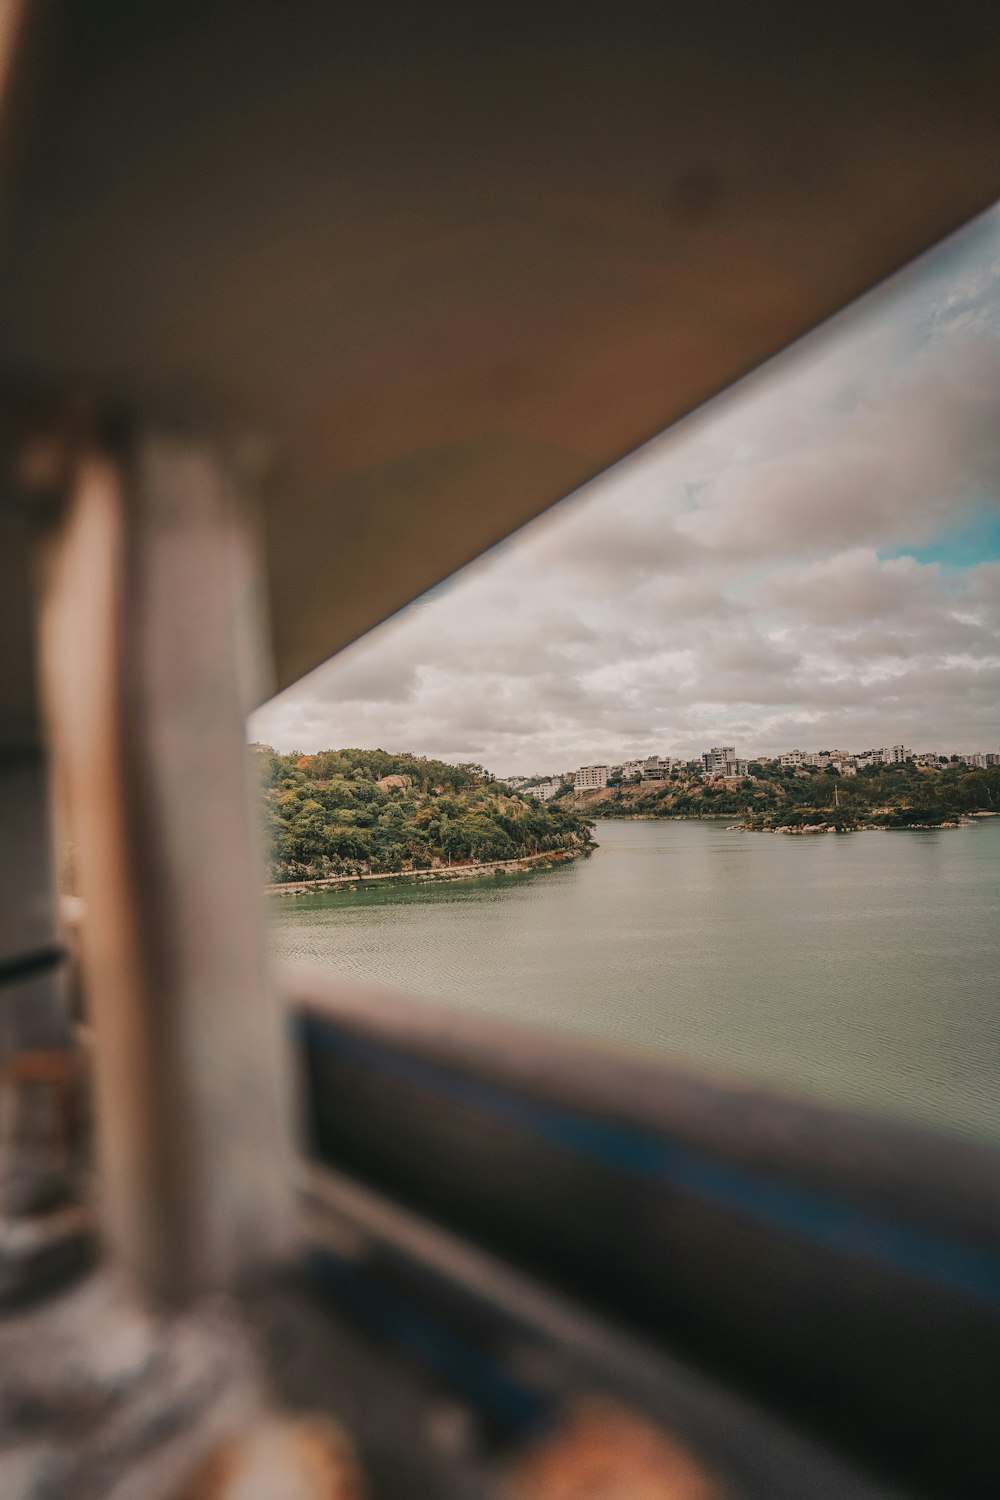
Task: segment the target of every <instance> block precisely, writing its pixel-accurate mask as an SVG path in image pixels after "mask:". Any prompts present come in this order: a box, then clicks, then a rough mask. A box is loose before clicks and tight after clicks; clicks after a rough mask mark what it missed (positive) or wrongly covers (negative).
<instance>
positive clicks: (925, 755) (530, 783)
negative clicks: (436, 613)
mask: <svg viewBox="0 0 1000 1500" xmlns="http://www.w3.org/2000/svg"><path fill="white" fill-rule="evenodd" d="M907 762H910V763H912V764H913V765H917V766H927V767H934V768H937V767H941V766H946V765H953V764H957V765H965V766H970V767H974V768H978V769H981V770H985V769H986V768H987V767H990V766H1000V750H998V751H993V750H982V751H976V752H974V753H972V754H969V755H947V754H944V753H940V752H938V751H936V750H922V751H914V750H909V749H907V747H906V746H905V745H883V746H881V747H880V748H878V749H872V750H858V751H852V750H786V751H785V752H784V753H783V754H781V755H769V756H755V757H753V758H751V759H746V760H743V759H741V758H740V757H739V756H738V755H737V754H736V747H735V745H713V746H712V748H711V749H710V750H705V751H703V753H702V754H701V755H700V756H699V757H698V758H697V759H696V760H684V759H683V758H680V757H678V756H673V755H648V756H646V758H645V759H644V760H625V761H622V762H621V763H620V764H618V765H612V764H610V763H609V764H594V765H587V766H579V767H578V768H577V769H576V770H575V771H563V772H562V773H561V774H559V775H556V776H506V777H504V778H503V779H504V781H505V782H506V784H507V785H508V786H509V787H511V788H512V789H513V790H514V791H520V792H523V793H524V794H525V795H526V796H531V797H535V798H536V799H537V800H538V801H539V802H547V801H548V800H549V798H550V797H557V796H558V795H559V794H560V792H564V791H566V790H567V789H568V788H572V789H573V791H574V792H590V791H600V790H601V789H602V788H603V787H606V786H616V785H623V784H631V783H635V782H643V781H649V782H653V781H666V780H668V779H669V778H670V777H672V776H675V775H677V774H679V773H683V774H686V775H698V776H703V777H706V778H707V779H710V780H712V779H717V780H720V781H740V780H743V779H744V778H746V777H749V778H750V779H753V771H752V769H751V767H757V766H759V767H761V768H762V769H763V768H764V767H766V766H775V765H777V766H781V767H782V768H784V769H789V770H809V769H812V770H819V771H824V770H827V769H830V770H833V771H836V772H837V773H838V775H840V776H856V775H857V774H858V772H859V771H863V770H865V769H866V768H867V767H870V766H899V765H905V764H906V763H907Z"/></svg>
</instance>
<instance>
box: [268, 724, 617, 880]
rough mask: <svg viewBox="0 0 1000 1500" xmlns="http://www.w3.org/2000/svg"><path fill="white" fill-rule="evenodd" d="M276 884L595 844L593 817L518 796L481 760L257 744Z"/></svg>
mask: <svg viewBox="0 0 1000 1500" xmlns="http://www.w3.org/2000/svg"><path fill="white" fill-rule="evenodd" d="M255 760H256V762H257V764H258V769H259V772H260V775H261V780H262V783H263V798H264V812H265V824H266V835H267V841H268V848H269V853H270V862H271V879H272V880H274V881H288V880H308V879H315V878H324V877H327V876H330V875H362V874H372V875H378V874H392V873H396V872H399V871H403V870H426V869H431V868H432V867H433V866H435V865H438V864H445V865H447V864H452V865H454V864H460V863H464V862H467V861H470V860H494V859H497V860H499V859H517V858H520V857H522V856H524V855H528V854H541V853H544V852H551V851H560V850H561V851H568V850H577V849H581V848H585V847H588V846H589V845H590V843H591V842H592V841H591V838H590V823H589V820H588V819H587V817H586V816H585V815H584V814H582V813H580V812H576V811H574V810H573V808H572V806H571V805H570V806H567V804H566V803H565V801H563V802H561V803H560V804H559V806H558V807H553V806H551V805H549V804H543V803H538V802H535V801H533V800H531V799H530V798H521V797H518V796H515V795H514V794H513V793H511V792H510V790H509V789H508V788H507V787H505V786H503V785H502V783H500V782H497V781H495V780H494V779H493V777H491V776H490V775H489V773H488V772H486V771H484V770H483V768H482V766H475V765H460V766H452V765H448V764H446V763H445V762H444V761H439V760H426V759H424V758H423V757H418V756H413V755H390V754H388V753H387V752H386V751H384V750H324V751H322V752H321V753H320V754H318V755H307V756H303V755H297V754H293V755H278V754H277V753H276V752H275V751H274V750H271V749H270V748H269V747H267V746H256V747H255Z"/></svg>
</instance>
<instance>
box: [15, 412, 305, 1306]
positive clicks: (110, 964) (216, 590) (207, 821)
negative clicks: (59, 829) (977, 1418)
mask: <svg viewBox="0 0 1000 1500" xmlns="http://www.w3.org/2000/svg"><path fill="white" fill-rule="evenodd" d="M68 490H69V492H68V499H67V502H66V506H65V511H64V514H63V516H62V519H61V521H60V523H59V525H58V528H57V534H56V536H55V538H54V542H53V547H52V555H51V559H50V569H49V582H48V599H47V605H46V609H45V616H44V646H45V649H44V676H45V682H46V697H47V701H48V710H49V719H50V724H51V728H52V739H53V745H54V751H55V754H56V756H57V760H58V765H59V770H60V775H61V777H62V780H63V783H64V785H65V789H66V797H67V803H68V813H69V818H70V823H71V826H72V832H73V837H74V841H75V845H76V849H77V859H78V869H79V880H80V886H81V894H82V896H83V898H84V901H85V903H86V914H85V917H84V921H83V926H82V933H81V938H82V941H81V952H82V961H83V966H84V973H85V981H86V989H87V993H88V997H89V1006H90V1013H91V1016H92V1020H93V1025H94V1033H95V1043H96V1046H95V1074H96V1078H95V1082H96V1095H97V1117H98V1145H99V1160H100V1167H101V1183H102V1193H103V1214H104V1223H105V1228H106V1234H107V1238H108V1240H109V1241H110V1245H111V1248H112V1250H113V1252H114V1254H115V1255H116V1256H117V1257H118V1258H119V1260H120V1261H121V1262H122V1263H123V1264H124V1265H125V1266H127V1267H128V1268H129V1270H130V1271H131V1272H132V1273H133V1275H134V1277H135V1279H136V1281H137V1284H138V1286H139V1287H140V1289H141V1290H142V1291H143V1292H144V1293H145V1294H147V1295H148V1296H151V1297H154V1298H158V1299H161V1300H168V1301H180V1300H183V1299H185V1298H187V1297H188V1296H191V1295H194V1294H195V1293H197V1292H199V1291H201V1290H204V1289H207V1288H211V1287H226V1286H232V1285H234V1284H235V1283H236V1282H237V1281H238V1280H239V1279H240V1278H241V1277H242V1276H243V1275H245V1274H247V1273H249V1272H251V1271H252V1270H253V1269H254V1268H255V1267H256V1266H257V1265H259V1264H260V1263H261V1262H263V1261H265V1260H267V1259H269V1258H271V1257H273V1256H274V1255H276V1254H278V1253H280V1251H281V1250H282V1249H283V1248H284V1246H285V1245H286V1244H287V1242H288V1238H289V1233H290V1227H289V1226H290V1222H291V1214H290V1212H289V1198H290V1175H289V1172H288V1159H287V1154H286V1152H287V1120H288V1086H287V1077H288V1067H287V1060H286V1043H285V1037H284V1032H283V1024H282V1019H281V1017H280V1015H279V1012H278V1009H277V1006H276V1003H275V1000H274V996H273V994H272V989H271V985H270V981H269V972H268V963H267V958H266V953H265V946H264V938H263V927H262V921H261V912H262V898H261V878H262V877H261V870H262V865H261V862H260V860H259V859H258V848H257V837H256V809H255V806H254V799H253V795H252V789H251V785H250V777H251V772H250V768H249V757H248V756H247V753H246V747H245V715H246V712H247V710H248V708H249V706H250V698H251V694H252V693H253V692H254V690H255V689H256V688H257V687H258V686H259V684H257V683H253V682H251V680H250V677H251V673H252V670H253V669H254V667H255V666H257V667H259V664H260V661H261V649H260V640H261V633H260V615H259V610H260V587H259V584H260V580H259V574H258V572H257V553H256V545H255V533H254V528H253V525H252V522H251V519H250V515H251V510H250V508H248V507H247V505H246V504H245V503H244V499H243V495H242V493H241V480H240V478H239V475H238V471H237V466H236V465H235V464H233V463H231V462H229V461H228V460H227V458H226V457H225V456H224V455H223V454H222V453H221V452H220V451H219V450H217V449H215V448H213V447H212V446H211V445H210V444H208V443H207V442H202V441H196V440H194V439H191V438H187V437H183V436H177V435H170V434H157V433H147V434H144V435H140V436H139V437H138V438H136V439H134V440H131V441H130V442H129V443H128V444H127V445H124V446H123V447H122V449H121V450H120V451H115V452H113V453H111V454H107V453H102V452H98V451H96V450H94V451H90V452H84V454H83V455H82V456H81V457H79V458H78V459H77V460H76V461H75V466H74V472H73V475H72V478H71V481H70V483H69V487H68Z"/></svg>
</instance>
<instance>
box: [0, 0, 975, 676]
mask: <svg viewBox="0 0 1000 1500" xmlns="http://www.w3.org/2000/svg"><path fill="white" fill-rule="evenodd" d="M42 12H45V13H47V17H48V25H47V28H46V29H45V30H44V31H43V32H40V34H39V35H40V44H39V46H38V47H36V49H35V63H36V66H35V70H34V77H35V80H36V87H35V89H34V95H33V102H34V112H33V115H31V114H30V113H26V112H25V111H24V110H22V111H21V112H20V115H19V120H20V126H19V129H18V130H17V131H16V132H15V135H16V138H15V139H14V143H13V144H14V147H16V148H17V149H16V150H14V149H13V147H12V160H11V161H10V164H9V170H8V172H7V179H6V183H5V184H4V187H5V191H4V192H3V193H2V194H0V199H2V202H3V204H4V214H3V219H4V222H3V225H2V231H3V232H2V235H0V289H2V290H0V365H2V366H3V367H5V368H6V369H7V371H8V372H9V373H10V374H11V375H12V376H13V377H14V378H15V380H20V381H23V380H25V379H26V378H28V377H29V376H34V377H37V378H39V379H41V381H42V383H43V385H44V384H49V385H51V383H52V382H56V383H58V382H60V381H63V382H66V383H68V384H69V385H70V386H71V387H73V388H74V389H76V390H78V391H79V390H83V391H85V392H91V393H96V394H97V395H98V396H99V397H101V398H102V399H104V400H105V401H108V400H110V401H111V402H112V403H113V402H114V401H115V400H118V401H121V402H123V403H124V404H125V405H127V406H135V405H138V406H140V407H142V408H143V409H144V410H146V411H150V412H160V413H162V412H165V411H170V412H175V413H176V412H180V413H184V414H186V415H187V416H189V417H192V418H193V419H196V420H199V421H200V420H212V414H213V413H214V414H215V415H216V417H217V418H220V419H221V418H225V419H228V420H230V421H231V422H232V423H234V424H235V425H236V426H237V427H241V428H249V429H250V430H251V431H252V432H253V433H254V434H256V436H257V437H258V438H259V439H261V440H262V441H261V444H260V447H259V448H258V450H257V452H258V457H259V459H260V460H261V462H262V463H263V464H264V466H265V467H267V468H268V469H269V473H270V480H269V491H268V502H267V532H268V561H269V567H270V578H271V585H270V588H271V613H272V619H273V625H274V632H275V641H276V654H277V681H278V684H279V685H284V684H286V683H288V682H289V681H291V680H293V679H294V678H296V677H297V676H299V675H300V674H301V673H302V672H303V671H305V670H306V669H307V668H309V667H311V666H313V665H315V664H316V663H317V662H318V661H320V660H321V659H323V658H324V657H326V656H327V655H329V654H331V653H332V652H333V651H335V650H336V649H337V648H339V647H340V646H342V645H344V644H345V643H346V642H347V641H349V640H351V639H353V638H354V637H356V636H357V635H358V634H359V633H361V632H362V631H364V630H365V629H367V628H368V627H369V626H371V625H372V624H374V623H375V622H376V621H377V620H379V619H381V618H384V617H385V616H386V615H388V614H389V613H391V612H392V611H393V610H395V609H397V608H399V607H400V606H401V605H403V604H405V603H407V602H408V601H409V600H410V599H412V598H413V597H414V596H415V595H417V594H418V593H420V592H421V591H422V590H424V589H425V588H427V587H428V586H430V585H431V584H433V583H435V582H436V581H437V580H439V579H440V578H441V577H443V576H444V575H446V574H447V573H449V572H450V571H452V570H453V569H454V568H455V567H456V566H458V565H460V564H461V563H463V562H464V561H466V560H468V559H469V558H471V557H473V556H475V555H477V554H478V553H479V552H481V551H482V550H483V549H484V548H485V547H486V546H488V545H489V544H490V543H492V542H494V541H495V540H497V539H498V538H500V537H502V536H503V535H505V534H506V533H508V532H509V531H510V530H511V529H512V528H514V527H516V526H518V525H520V524H521V523H523V522H524V521H526V520H528V519H529V518H530V517H531V516H533V515H535V514H537V513H538V512H539V511H540V510H541V509H543V508H544V507H546V506H547V505H549V504H551V503H552V502H553V501H555V500H557V499H558V498H559V497H560V496H562V495H564V494H566V493H567V492H568V491H570V490H572V489H573V488H574V487H575V486H577V485H579V484H580V483H581V482H583V481H584V480H586V479H587V478H589V477H590V476H592V475H594V474H596V473H598V472H600V471H601V470H603V469H604V468H605V467H606V466H607V465H608V464H609V463H611V462H612V461H614V460H615V459H616V458H617V457H619V456H620V455H622V454H623V453H625V452H627V451H629V450H630V449H631V448H633V447H634V446H635V445H636V444H637V443H639V442H641V441H642V440H644V439H645V438H647V437H649V436H651V435H652V434H653V433H654V432H656V431H657V430H659V429H661V428H663V427H664V426H665V425H667V424H668V423H670V422H672V421H674V420H676V419H677V418H678V417H679V416H681V415H682V414H683V413H685V412H687V411H690V410H691V409H692V408H693V407H695V406H696V405H698V404H699V403H700V402H702V401H704V400H705V399H707V398H708V397H710V396H712V395H713V394H715V393H716V392H717V391H718V390H719V389H720V388H722V387H724V386H726V385H728V384H729V383H731V382H732V381H733V380H735V379H737V378H738V377H739V376H740V375H742V374H743V373H745V372H746V371H748V370H750V369H752V368H754V367H755V366H757V365H758V364H759V363H760V362H761V361H762V360H764V359H766V358H767V357H768V356H769V355H771V354H773V353H774V352H775V351H776V350H778V349H780V348H782V347H783V346H785V345H786V344H787V343H788V342H789V341H790V340H792V339H794V338H796V337H797V336H799V335H800V334H802V333H803V332H804V331H806V330H807V329H809V328H811V327H813V326H814V325H816V324H817V323H818V322H819V321H820V320H822V319H823V318H825V317H826V316H828V315H829V314H830V313H832V312H833V311H835V310H836V309H838V308H840V307H842V306H843V305H844V304H845V303H846V302H848V301H849V300H850V299H851V298H853V297H855V296H857V295H858V294H859V293H861V292H863V291H865V290H866V289H867V288H869V287H870V286H871V285H872V284H873V283H874V282H876V281H878V280H879V279H880V278H881V277H883V276H885V275H886V274H887V273H888V272H890V271H892V270H894V269H895V268H897V267H898V266H900V265H902V264H903V263H904V262H906V261H907V260H908V259H909V258H910V257H912V256H913V255H915V254H916V253H918V252H919V251H920V250H922V249H924V248H926V247H927V246H929V245H930V244H931V243H933V242H934V241H936V240H937V239H938V238H939V237H940V236H941V235H943V234H944V233H946V232H948V231H949V230H951V229H953V228H955V227H956V226H957V225H959V224H960V223H962V222H963V221H964V220H965V219H967V218H968V217H969V216H970V215H972V214H974V213H976V212H977V211H979V210H981V209H983V208H985V207H986V206H987V205H988V204H989V203H990V202H991V201H992V200H993V199H994V198H995V197H996V196H997V195H998V193H1000V114H998V111H997V110H996V104H995V101H996V98H997V97H998V96H1000V13H998V11H997V8H996V6H995V5H993V4H991V3H989V0H956V3H955V4H954V5H952V6H949V7H947V8H944V9H943V8H941V7H940V6H938V5H932V4H927V3H921V0H910V3H907V4H905V5H904V4H897V3H887V4H884V5H879V6H871V5H861V4H854V3H847V4H843V5H838V6H833V7H831V6H813V5H802V4H801V3H790V0H788V3H781V0H779V3H773V4H768V5H755V6H745V5H741V4H738V3H735V0H726V3H723V4H721V5H715V6H710V7H706V6H695V5H687V4H668V5H664V4H657V5H654V4H650V3H645V0H630V3H627V4H623V5H616V6H613V7H612V6H607V5H599V4H590V3H582V4H580V3H578V4H574V5H562V4H553V3H548V4H543V5H528V4H518V3H515V4H512V5H507V6H503V7H496V6H488V5H486V4H475V3H474V4H459V3H457V0H451V3H446V0H435V3H426V4H420V5H412V4H410V3H404V0H375V3H372V4H369V5H366V6H364V7H350V8H348V7H344V6H335V5H325V4H321V3H318V0H313V3H303V4H299V5H295V6H291V7H287V6H286V7H279V8H276V7H274V6H273V5H271V4H268V3H265V0H241V3H233V0H222V3H219V4H215V5H211V6H205V5H202V4H193V3H177V0H173V3H170V4H163V3H152V4H144V5H139V6H137V5H134V4H131V3H127V0H90V3H88V4H87V5H75V4H72V3H68V0H62V3H59V0H52V3H50V4H49V5H47V6H45V7H42ZM42 43H44V45H42ZM22 50H23V51H24V55H25V58H26V59H30V58H31V55H32V54H31V49H30V48H25V49H22ZM26 66H27V64H26Z"/></svg>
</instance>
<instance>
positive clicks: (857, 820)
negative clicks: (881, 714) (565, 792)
mask: <svg viewBox="0 0 1000 1500" xmlns="http://www.w3.org/2000/svg"><path fill="white" fill-rule="evenodd" d="M749 770H750V775H749V776H746V777H743V778H742V779H740V780H738V781H736V780H733V781H721V780H707V779H705V778H704V777H702V776H700V775H698V774H697V773H695V772H694V771H679V772H676V773H675V774H674V775H673V776H672V777H671V778H670V779H669V780H668V781H664V782H659V783H652V784H650V783H643V782H639V783H638V784H636V785H633V786H622V787H617V788H614V789H612V790H610V791H608V792H606V793H600V794H597V797H599V800H597V797H595V799H594V801H593V802H591V801H590V799H589V798H587V797H586V794H585V795H584V797H577V798H576V799H575V801H576V805H577V806H580V805H581V804H585V805H586V811H587V812H588V813H589V814H590V815H591V816H592V817H606V818H614V817H623V816H629V815H631V816H636V815H642V816H646V817H668V818H669V817H673V818H685V817H686V818H697V817H730V818H733V819H735V820H738V821H740V822H741V823H744V824H746V825H747V826H749V827H752V828H775V827H792V828H795V827H803V826H808V825H810V824H817V823H826V824H828V825H829V826H832V827H835V828H841V829H845V830H846V829H851V828H864V827H880V828H906V827H913V826H918V827H921V826H933V825H934V824H940V823H950V822H955V821H957V820H958V819H959V818H961V817H963V816H966V815H968V814H970V813H976V812H1000V769H998V768H996V767H990V768H989V769H986V770H979V769H975V768H973V767H969V766H965V765H962V764H960V763H953V764H951V765H948V766H945V767H943V768H941V769H932V768H930V767H924V766H918V765H916V764H914V763H913V762H912V761H907V762H906V763H904V764H903V765H898V766H872V767H870V768H867V769H865V770H861V771H859V772H858V774H857V775H856V776H841V775H840V774H839V773H838V772H837V771H835V770H816V769H812V768H798V769H792V768H790V767H783V766H781V765H779V764H778V762H777V761H754V762H752V763H751V765H750V768H749Z"/></svg>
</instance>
